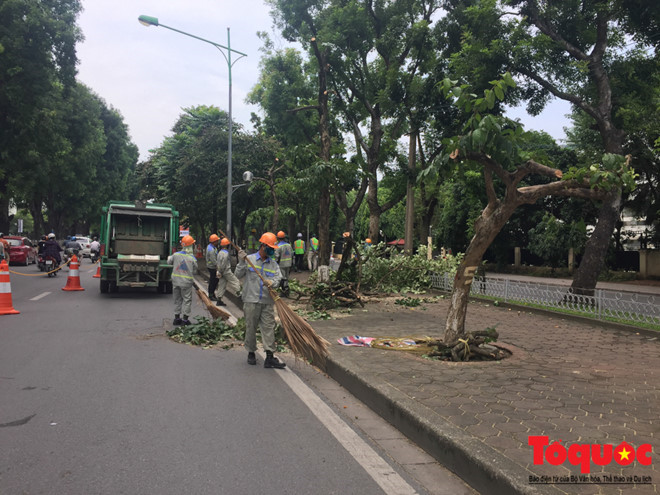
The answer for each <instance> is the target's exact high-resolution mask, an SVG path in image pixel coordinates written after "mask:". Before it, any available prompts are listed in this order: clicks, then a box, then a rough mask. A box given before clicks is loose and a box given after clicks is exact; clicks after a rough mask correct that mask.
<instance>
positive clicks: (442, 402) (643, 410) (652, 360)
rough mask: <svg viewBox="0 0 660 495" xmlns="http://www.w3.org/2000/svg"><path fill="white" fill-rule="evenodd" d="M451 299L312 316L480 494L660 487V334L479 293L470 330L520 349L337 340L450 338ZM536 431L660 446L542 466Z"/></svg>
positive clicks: (366, 388) (331, 368) (415, 435)
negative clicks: (636, 456)
mask: <svg viewBox="0 0 660 495" xmlns="http://www.w3.org/2000/svg"><path fill="white" fill-rule="evenodd" d="M200 264H203V260H202V263H200ZM200 275H201V276H202V277H203V278H207V277H208V275H207V271H206V269H205V267H204V266H202V267H201V269H200ZM295 276H296V275H294V277H295ZM228 296H230V299H231V300H232V301H234V299H236V298H235V296H233V295H231V294H228ZM235 302H236V303H237V304H239V305H240V302H239V301H238V300H236V301H235ZM239 307H240V306H239ZM448 308H449V302H448V300H440V301H439V302H434V303H431V304H425V305H424V306H423V307H422V308H419V307H418V308H412V309H405V310H401V309H400V307H396V308H394V307H392V306H389V307H388V306H387V305H386V304H377V303H376V304H373V303H372V304H368V305H367V306H366V308H365V309H364V310H362V309H354V310H353V311H352V313H351V315H350V316H346V317H343V318H339V319H333V320H320V321H313V322H310V323H311V325H312V326H313V327H314V328H315V329H316V331H317V332H318V333H319V334H320V335H322V336H323V337H325V338H326V339H327V340H328V341H330V342H331V354H330V357H329V359H328V362H327V366H326V370H325V371H326V372H327V373H328V375H330V376H331V377H332V378H333V379H335V380H336V381H337V382H339V383H340V384H341V385H342V386H344V387H345V388H346V389H348V390H349V391H350V392H351V393H353V394H354V395H355V396H356V397H358V398H359V399H360V400H362V401H363V402H364V403H365V404H367V405H368V406H369V407H370V408H371V409H373V410H374V411H375V412H377V413H378V414H380V415H381V416H382V417H383V418H385V419H386V420H388V421H389V422H390V423H392V424H393V425H394V426H395V427H397V428H398V429H399V430H400V431H401V432H402V433H404V434H405V435H407V436H408V437H409V438H410V439H411V440H412V441H414V442H415V443H417V444H418V445H419V446H420V447H422V448H424V449H425V450H426V451H427V452H429V453H430V454H431V455H433V456H434V457H435V458H436V459H438V461H440V462H441V463H442V464H444V465H445V466H446V467H448V468H449V469H451V470H453V471H454V472H455V473H456V474H458V475H459V476H461V477H462V478H463V479H464V480H466V481H467V482H468V483H470V484H471V485H472V486H473V487H474V488H475V489H477V490H478V491H480V492H481V493H482V494H494V495H509V494H584V495H587V494H604V495H609V494H617V495H618V494H627V493H633V494H647V493H659V489H658V485H659V484H660V472H659V471H660V469H659V466H660V460H658V458H657V454H658V451H659V450H660V443H659V442H658V438H659V437H660V333H657V334H656V333H654V332H651V331H648V330H647V331H643V330H640V331H639V332H635V331H631V330H630V329H624V328H623V327H617V326H616V325H608V326H606V325H605V324H603V323H599V322H588V321H580V320H575V319H572V318H567V317H562V316H561V315H558V314H550V313H538V312H529V311H524V310H520V311H519V310H518V309H515V308H514V309H511V308H508V307H507V308H503V307H495V306H493V305H492V304H487V303H483V302H471V303H470V306H469V309H468V313H467V320H466V324H467V327H468V330H477V329H484V328H486V327H490V326H493V325H497V330H498V332H499V334H500V337H499V344H501V345H502V346H503V347H505V348H507V349H509V350H511V352H512V355H511V357H510V358H507V359H505V360H503V361H501V362H496V363H492V362H491V363H483V362H481V363H480V362H471V363H447V362H438V361H431V360H428V359H424V358H420V357H417V356H415V355H414V354H411V353H406V352H403V351H391V350H381V349H376V348H365V347H344V346H340V345H339V344H337V339H339V338H341V337H346V336H348V335H362V336H366V337H405V336H434V337H441V335H442V328H443V325H444V322H445V317H446V314H447V310H448ZM529 436H548V438H549V442H550V443H552V442H554V441H557V442H561V445H564V446H566V447H567V448H568V447H569V446H570V445H572V444H576V443H577V444H598V445H612V446H614V447H617V446H619V445H620V444H621V443H622V442H627V444H629V445H631V446H633V447H635V448H638V447H640V446H641V445H644V444H650V445H651V446H652V448H653V453H652V456H651V459H652V462H651V465H650V466H649V465H641V464H640V463H639V462H637V461H635V462H633V463H632V464H631V465H629V466H622V465H620V464H618V463H616V462H611V463H609V464H608V465H605V466H599V465H596V464H594V463H593V462H592V463H591V467H590V473H588V474H584V473H581V471H580V467H579V466H575V465H572V464H570V463H569V462H568V461H565V462H563V463H560V464H559V465H551V464H550V463H549V462H548V461H547V460H545V461H544V463H543V464H542V465H535V464H534V463H533V449H532V447H531V446H530V445H529V440H528V438H529ZM571 476H572V477H573V478H571ZM580 476H586V477H587V478H586V480H587V482H585V481H584V479H581V478H580ZM615 476H616V477H623V478H618V479H615ZM606 477H608V478H606ZM608 479H611V480H612V482H609V481H608ZM628 479H631V480H632V482H629V481H628ZM575 480H577V481H578V482H577V483H576V482H575ZM621 480H623V482H621ZM635 480H637V483H635V482H634V481H635ZM598 481H600V482H598Z"/></svg>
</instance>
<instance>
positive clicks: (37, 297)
mask: <svg viewBox="0 0 660 495" xmlns="http://www.w3.org/2000/svg"><path fill="white" fill-rule="evenodd" d="M48 294H50V292H42V293H41V294H39V295H38V296H34V297H33V298H32V299H30V301H38V300H39V299H42V298H44V297H46V296H47V295H48Z"/></svg>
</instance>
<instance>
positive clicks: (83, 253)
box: [76, 236, 92, 258]
mask: <svg viewBox="0 0 660 495" xmlns="http://www.w3.org/2000/svg"><path fill="white" fill-rule="evenodd" d="M76 242H77V243H78V244H80V252H79V253H78V255H79V256H80V257H81V258H91V257H92V253H91V251H90V249H89V246H90V244H91V243H92V240H91V239H90V238H89V237H85V236H76Z"/></svg>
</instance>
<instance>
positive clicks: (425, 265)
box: [362, 243, 463, 293]
mask: <svg viewBox="0 0 660 495" xmlns="http://www.w3.org/2000/svg"><path fill="white" fill-rule="evenodd" d="M462 258H463V256H462V254H459V255H456V256H446V257H445V258H440V259H431V260H428V259H427V256H426V248H425V247H420V248H419V250H418V251H417V253H416V254H414V255H412V256H404V255H403V254H402V253H401V252H400V251H398V250H396V249H395V248H391V247H390V248H388V247H385V244H383V243H380V244H378V245H377V246H374V247H372V248H371V249H370V250H369V255H368V257H367V258H366V262H365V263H364V264H363V265H362V286H363V287H366V288H369V289H371V290H383V291H388V292H400V293H405V292H413V291H424V290H428V289H430V288H431V274H432V273H452V274H453V273H455V272H456V269H457V268H458V265H459V264H460V262H461V260H462Z"/></svg>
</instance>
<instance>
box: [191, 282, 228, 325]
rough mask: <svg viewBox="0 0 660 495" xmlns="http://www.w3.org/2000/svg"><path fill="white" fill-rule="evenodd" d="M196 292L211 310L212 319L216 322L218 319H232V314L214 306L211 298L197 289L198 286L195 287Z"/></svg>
mask: <svg viewBox="0 0 660 495" xmlns="http://www.w3.org/2000/svg"><path fill="white" fill-rule="evenodd" d="M195 290H196V291H197V295H198V296H199V298H200V299H201V300H202V302H203V303H204V304H205V305H206V309H208V310H209V313H211V317H212V318H213V319H214V320H217V319H218V318H222V319H223V320H225V321H226V320H228V319H229V318H231V314H230V313H228V312H227V311H225V310H224V309H221V308H219V307H217V306H216V305H215V304H213V301H211V300H210V299H209V296H207V295H206V293H205V292H204V291H203V290H200V289H199V287H197V285H195Z"/></svg>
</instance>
